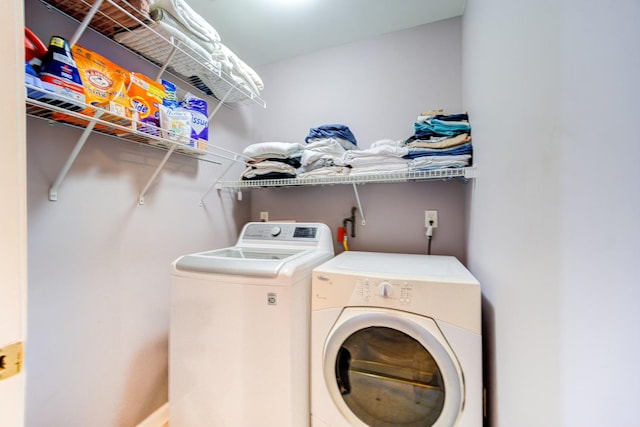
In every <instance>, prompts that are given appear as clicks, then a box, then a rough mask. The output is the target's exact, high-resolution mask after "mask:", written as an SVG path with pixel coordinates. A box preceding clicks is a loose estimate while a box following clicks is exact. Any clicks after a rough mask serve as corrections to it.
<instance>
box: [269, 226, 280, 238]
mask: <svg viewBox="0 0 640 427" xmlns="http://www.w3.org/2000/svg"><path fill="white" fill-rule="evenodd" d="M281 232H282V229H281V228H280V227H278V226H276V227H273V228H272V229H271V235H272V236H273V237H276V236H278V235H279V234H280V233H281Z"/></svg>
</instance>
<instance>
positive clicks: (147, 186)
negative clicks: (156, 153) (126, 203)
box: [138, 144, 177, 205]
mask: <svg viewBox="0 0 640 427" xmlns="http://www.w3.org/2000/svg"><path fill="white" fill-rule="evenodd" d="M176 147H177V145H176V144H172V145H171V148H169V151H167V153H166V154H165V155H164V157H163V159H162V161H161V162H160V164H159V165H158V167H156V170H155V172H153V175H151V178H149V181H147V185H145V186H144V188H143V189H142V191H141V192H140V197H139V198H138V203H140V204H141V205H144V196H145V194H147V190H149V187H150V186H151V183H152V182H153V181H154V180H155V179H156V177H157V176H158V174H159V173H160V170H161V169H162V168H163V167H164V165H165V164H166V163H167V160H169V157H171V154H173V151H174V150H175V149H176Z"/></svg>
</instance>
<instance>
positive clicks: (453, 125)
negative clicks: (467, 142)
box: [413, 119, 471, 137]
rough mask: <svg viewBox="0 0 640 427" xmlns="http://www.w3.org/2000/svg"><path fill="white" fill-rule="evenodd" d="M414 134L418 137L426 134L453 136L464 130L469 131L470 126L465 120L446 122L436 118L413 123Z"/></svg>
mask: <svg viewBox="0 0 640 427" xmlns="http://www.w3.org/2000/svg"><path fill="white" fill-rule="evenodd" d="M413 129H414V130H415V135H416V136H420V137H427V136H455V135H459V134H461V133H464V132H469V131H470V130H471V126H469V123H466V122H448V121H444V120H438V119H429V120H427V121H425V122H416V123H414V124H413Z"/></svg>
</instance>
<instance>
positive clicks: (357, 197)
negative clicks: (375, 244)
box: [352, 182, 367, 226]
mask: <svg viewBox="0 0 640 427" xmlns="http://www.w3.org/2000/svg"><path fill="white" fill-rule="evenodd" d="M352 184H353V192H354V193H356V202H357V203H358V210H359V211H360V216H361V217H362V222H361V224H362V225H363V226H364V225H367V221H366V220H365V219H364V211H363V210H362V204H361V203H360V195H359V194H358V187H356V183H355V182H353V183H352Z"/></svg>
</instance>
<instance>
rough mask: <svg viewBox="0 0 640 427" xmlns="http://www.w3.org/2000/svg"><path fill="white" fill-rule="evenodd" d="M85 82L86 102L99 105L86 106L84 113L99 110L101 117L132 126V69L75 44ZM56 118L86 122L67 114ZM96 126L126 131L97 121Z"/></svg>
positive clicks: (117, 132)
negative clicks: (128, 69)
mask: <svg viewBox="0 0 640 427" xmlns="http://www.w3.org/2000/svg"><path fill="white" fill-rule="evenodd" d="M72 53H73V58H74V60H75V62H76V66H77V68H78V72H79V73H80V78H81V80H82V85H83V87H84V91H85V96H86V103H87V104H89V105H92V106H94V107H98V108H99V109H96V108H85V109H84V110H82V111H81V113H82V114H85V115H88V116H94V115H95V114H96V111H100V112H101V115H100V119H101V120H104V121H107V122H111V123H115V124H118V125H120V126H124V127H128V128H130V127H131V126H132V121H131V118H132V112H131V109H130V100H129V96H128V94H127V86H128V85H129V80H130V73H129V71H127V70H125V69H124V68H122V67H120V66H119V65H117V64H115V63H113V62H112V61H110V60H109V59H107V58H105V57H104V56H102V55H100V54H98V53H96V52H93V51H91V50H89V49H86V48H84V47H82V46H79V45H75V46H74V47H73V49H72ZM54 119H56V120H64V121H66V122H70V123H75V124H80V125H83V126H86V124H87V122H86V121H84V120H81V119H78V118H75V117H71V116H68V115H63V114H59V115H58V117H54ZM96 129H99V130H102V131H107V132H109V133H116V134H119V133H124V132H126V131H124V130H122V129H118V128H115V127H114V128H111V127H110V126H107V125H104V124H101V123H98V124H97V125H96Z"/></svg>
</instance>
